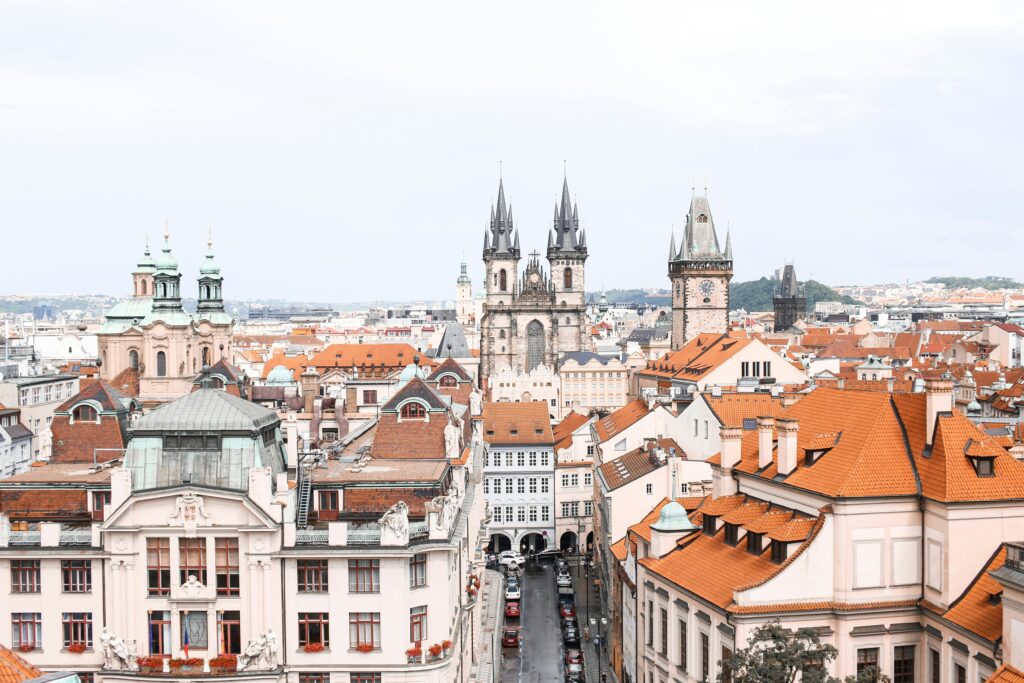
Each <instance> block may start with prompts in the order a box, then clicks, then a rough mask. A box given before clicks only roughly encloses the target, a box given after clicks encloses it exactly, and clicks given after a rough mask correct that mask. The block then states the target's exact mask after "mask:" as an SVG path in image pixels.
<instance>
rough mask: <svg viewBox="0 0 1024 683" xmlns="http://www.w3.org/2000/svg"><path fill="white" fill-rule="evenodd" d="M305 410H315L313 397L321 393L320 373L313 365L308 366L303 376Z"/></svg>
mask: <svg viewBox="0 0 1024 683" xmlns="http://www.w3.org/2000/svg"><path fill="white" fill-rule="evenodd" d="M300 379H301V380H302V398H303V410H304V412H307V413H312V412H313V399H314V398H315V397H316V396H319V395H320V375H319V374H318V373H317V371H316V368H314V367H313V366H312V365H311V366H309V367H308V368H306V369H305V370H304V371H303V373H302V375H301V378H300Z"/></svg>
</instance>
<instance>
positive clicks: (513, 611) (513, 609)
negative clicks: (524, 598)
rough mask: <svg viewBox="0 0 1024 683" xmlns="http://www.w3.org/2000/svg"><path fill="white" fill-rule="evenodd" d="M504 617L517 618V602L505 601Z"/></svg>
mask: <svg viewBox="0 0 1024 683" xmlns="http://www.w3.org/2000/svg"><path fill="white" fill-rule="evenodd" d="M505 618H513V619H518V618H519V603H518V602H507V603H505Z"/></svg>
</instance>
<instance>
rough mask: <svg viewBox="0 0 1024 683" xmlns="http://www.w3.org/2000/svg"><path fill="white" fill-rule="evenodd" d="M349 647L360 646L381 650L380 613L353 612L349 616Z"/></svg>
mask: <svg viewBox="0 0 1024 683" xmlns="http://www.w3.org/2000/svg"><path fill="white" fill-rule="evenodd" d="M348 642H349V647H351V648H353V649H355V648H357V647H359V646H360V645H370V646H372V647H373V649H375V650H376V649H379V648H380V612H352V613H350V614H349V615H348Z"/></svg>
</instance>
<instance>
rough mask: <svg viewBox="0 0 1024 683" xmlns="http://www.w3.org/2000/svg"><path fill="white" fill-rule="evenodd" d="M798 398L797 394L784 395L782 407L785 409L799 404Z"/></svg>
mask: <svg viewBox="0 0 1024 683" xmlns="http://www.w3.org/2000/svg"><path fill="white" fill-rule="evenodd" d="M797 398H798V397H797V395H796V394H783V395H782V407H783V408H788V407H790V406H791V405H793V404H794V403H796V402H797Z"/></svg>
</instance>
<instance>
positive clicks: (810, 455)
mask: <svg viewBox="0 0 1024 683" xmlns="http://www.w3.org/2000/svg"><path fill="white" fill-rule="evenodd" d="M823 455H825V450H814V449H812V448H808V449H806V450H805V451H804V465H806V466H807V467H810V466H811V465H813V464H814V463H816V462H817V461H818V458H820V457H821V456H823Z"/></svg>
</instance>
